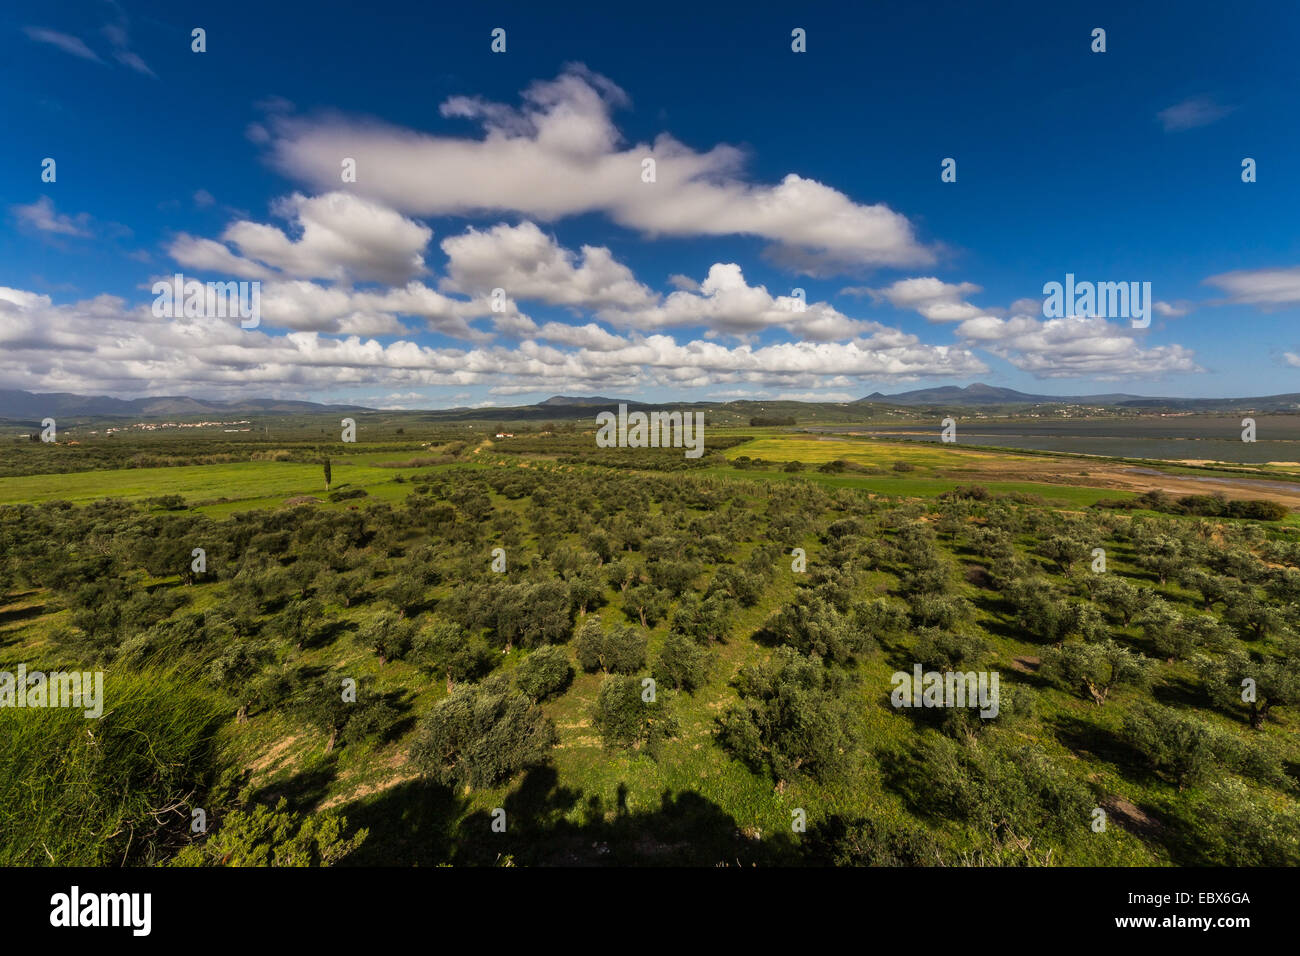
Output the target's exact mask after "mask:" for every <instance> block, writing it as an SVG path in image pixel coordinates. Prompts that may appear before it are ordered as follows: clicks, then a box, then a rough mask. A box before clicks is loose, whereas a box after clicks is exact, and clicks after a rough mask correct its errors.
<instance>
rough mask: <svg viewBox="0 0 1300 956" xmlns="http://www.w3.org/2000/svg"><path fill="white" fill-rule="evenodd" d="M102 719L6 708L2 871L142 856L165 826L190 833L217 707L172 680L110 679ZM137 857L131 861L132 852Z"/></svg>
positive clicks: (0, 785)
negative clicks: (192, 798)
mask: <svg viewBox="0 0 1300 956" xmlns="http://www.w3.org/2000/svg"><path fill="white" fill-rule="evenodd" d="M103 690H104V699H103V715H102V716H101V717H100V718H98V719H94V718H87V717H86V716H84V711H83V709H67V708H51V707H45V708H33V709H27V708H24V709H21V710H19V709H10V708H5V709H3V710H0V866H44V865H47V864H48V865H52V866H108V865H121V864H122V863H152V862H156V861H155V860H152V859H140V858H139V857H138V855H139V853H140V851H141V850H142V849H143V848H145V847H148V846H150V845H151V843H152V841H151V840H148V839H146V837H147V836H149V835H150V834H153V833H155V832H157V831H158V830H159V829H160V828H161V827H163V826H168V825H169V826H170V827H171V828H173V831H175V830H177V829H179V830H180V832H185V831H186V830H187V829H188V824H189V820H190V804H189V797H190V796H191V795H193V794H194V793H195V792H196V791H197V790H198V789H199V788H200V786H201V785H202V784H203V783H204V782H205V781H206V780H207V779H209V775H210V774H211V773H212V772H213V769H214V764H213V754H214V750H215V748H214V739H215V734H216V731H217V727H218V724H219V721H220V718H221V716H222V714H221V711H222V708H221V705H220V703H219V701H218V700H217V699H216V698H215V697H214V696H213V695H211V694H208V693H205V692H203V691H201V690H198V689H196V686H195V683H194V682H193V681H187V680H183V679H178V678H177V675H174V674H166V673H158V672H154V673H140V674H115V673H111V672H110V673H108V674H106V675H105V680H104V688H103ZM133 851H134V852H135V854H136V856H134V857H133V856H132V852H133Z"/></svg>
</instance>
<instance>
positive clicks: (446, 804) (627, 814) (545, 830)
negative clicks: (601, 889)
mask: <svg viewBox="0 0 1300 956" xmlns="http://www.w3.org/2000/svg"><path fill="white" fill-rule="evenodd" d="M627 793H628V791H627V789H626V787H622V788H620V791H619V792H618V794H616V796H615V798H614V800H613V801H612V802H611V803H610V804H609V805H606V803H605V802H604V801H603V800H602V799H601V797H600V796H599V795H596V794H585V795H584V794H583V792H582V791H580V790H576V789H573V788H571V787H565V786H562V785H560V783H559V779H558V775H557V773H556V771H555V769H554V768H553V767H549V766H543V767H536V768H533V769H532V770H529V771H527V772H526V773H525V774H524V777H523V779H522V780H521V782H520V783H519V785H518V787H516V788H515V789H514V790H512V791H511V792H510V793H509V794H507V795H506V796H505V797H504V798H503V799H502V801H501V806H500V807H499V808H494V810H495V809H499V810H502V811H504V814H505V816H504V823H505V830H504V832H498V831H499V830H500V824H499V823H498V825H497V829H496V830H494V829H493V824H494V821H499V820H501V815H500V814H499V813H496V812H494V811H490V810H486V809H475V810H474V811H472V812H468V813H467V810H468V808H469V800H468V799H467V798H465V797H463V796H460V795H458V794H457V793H454V792H453V791H452V790H450V789H448V788H446V787H442V786H439V785H436V784H433V783H429V782H427V781H423V780H416V781H410V782H407V783H404V784H401V785H399V786H397V787H394V788H393V789H391V790H389V791H387V792H385V793H384V794H383V795H382V796H380V797H377V798H374V799H370V800H362V801H358V802H356V803H353V804H350V805H348V806H347V807H345V808H343V813H344V814H345V815H346V816H347V817H348V823H349V827H350V828H351V827H353V826H366V827H369V828H370V830H371V832H370V836H369V838H368V839H367V840H366V842H365V843H364V844H363V845H362V846H361V847H360V848H359V849H358V850H357V851H356V852H355V853H353V854H352V855H351V856H350V857H349V858H348V860H347V862H348V863H349V864H357V865H375V864H383V865H412V864H415V865H425V866H429V865H436V864H440V863H451V864H454V865H459V866H496V865H502V864H503V863H506V862H507V861H509V862H511V863H514V864H518V865H527V866H620V865H622V866H630V865H640V866H646V865H651V866H654V865H662V866H671V865H677V866H682V865H697V866H715V865H719V864H731V865H736V864H739V865H746V866H747V865H750V864H760V865H761V864H768V865H771V864H780V863H783V862H784V863H794V862H798V861H800V860H801V859H802V856H801V854H800V851H799V848H798V846H797V844H795V843H794V841H793V839H792V838H791V837H787V836H785V835H779V836H777V837H775V838H769V839H766V840H763V839H750V838H748V837H746V836H745V835H744V834H742V833H741V831H740V827H739V826H738V824H737V823H736V821H735V820H734V818H732V817H731V816H730V815H729V814H728V813H726V811H724V810H723V809H722V808H721V807H719V806H718V805H717V804H715V803H713V802H712V801H710V800H708V799H707V798H705V797H702V796H700V795H699V794H696V793H692V792H684V793H679V794H676V795H674V794H672V793H670V792H668V791H664V792H663V793H662V794H661V795H660V798H659V805H658V806H657V807H653V808H647V809H640V808H636V807H632V806H630V804H629V802H628V800H627Z"/></svg>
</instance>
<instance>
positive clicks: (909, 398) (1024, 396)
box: [858, 382, 1183, 405]
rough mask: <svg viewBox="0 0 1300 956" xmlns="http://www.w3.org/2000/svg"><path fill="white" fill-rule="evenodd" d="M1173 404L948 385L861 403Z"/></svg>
mask: <svg viewBox="0 0 1300 956" xmlns="http://www.w3.org/2000/svg"><path fill="white" fill-rule="evenodd" d="M1135 401H1137V402H1143V401H1155V402H1173V401H1183V399H1159V398H1153V399H1148V398H1144V397H1143V396H1141V395H1127V394H1125V393H1123V392H1113V393H1110V394H1107V395H1030V394H1028V393H1027V392H1018V391H1016V390H1015V389H1014V388H999V387H998V386H996V385H985V384H984V383H983V382H976V383H975V384H974V385H967V386H966V387H965V388H959V387H958V386H956V385H945V386H943V387H941V388H918V389H916V390H915V391H911V392H899V393H898V394H896V395H885V394H884V393H882V392H872V393H871V394H870V395H868V396H867V397H866V398H860V399H858V402H892V403H894V404H895V405H1021V404H1024V405H1042V404H1062V403H1065V404H1071V405H1073V404H1083V405H1120V404H1123V403H1125V402H1135Z"/></svg>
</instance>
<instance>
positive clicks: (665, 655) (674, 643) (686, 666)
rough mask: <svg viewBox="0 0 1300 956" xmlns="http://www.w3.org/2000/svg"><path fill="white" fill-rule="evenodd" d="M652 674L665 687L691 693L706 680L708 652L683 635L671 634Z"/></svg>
mask: <svg viewBox="0 0 1300 956" xmlns="http://www.w3.org/2000/svg"><path fill="white" fill-rule="evenodd" d="M652 673H653V674H654V678H655V680H656V681H658V682H659V683H661V684H663V685H664V686H665V687H672V688H674V689H676V690H684V691H686V692H687V693H692V692H694V691H695V690H696V688H698V687H699V686H700V685H702V684H703V683H704V681H705V680H706V679H707V678H708V674H709V652H708V651H707V650H705V649H704V648H703V647H700V646H699V645H698V644H697V643H695V641H693V640H691V639H690V638H689V637H688V636H686V635H685V634H681V633H678V632H673V633H671V634H669V635H668V637H667V639H666V640H665V641H664V646H663V650H661V651H660V652H659V659H658V660H657V661H655V666H654V670H653V671H652Z"/></svg>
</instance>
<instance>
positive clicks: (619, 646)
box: [576, 620, 646, 674]
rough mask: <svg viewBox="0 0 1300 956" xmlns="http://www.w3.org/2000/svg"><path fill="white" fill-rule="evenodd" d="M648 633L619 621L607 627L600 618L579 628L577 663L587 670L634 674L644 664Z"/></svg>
mask: <svg viewBox="0 0 1300 956" xmlns="http://www.w3.org/2000/svg"><path fill="white" fill-rule="evenodd" d="M645 649H646V637H645V635H644V634H643V633H642V632H640V631H638V630H637V629H636V628H634V627H630V626H629V625H627V624H620V625H618V626H616V627H613V628H610V629H609V630H606V629H605V628H603V627H601V625H600V622H599V621H597V620H590V621H587V622H586V623H585V624H583V625H582V627H581V628H580V629H579V631H578V641H577V647H576V651H577V655H578V664H579V665H581V667H582V669H583V670H585V671H588V672H590V671H596V670H602V671H604V672H605V673H607V674H631V673H634V672H635V671H638V670H640V669H641V668H642V667H644V666H645Z"/></svg>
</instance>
